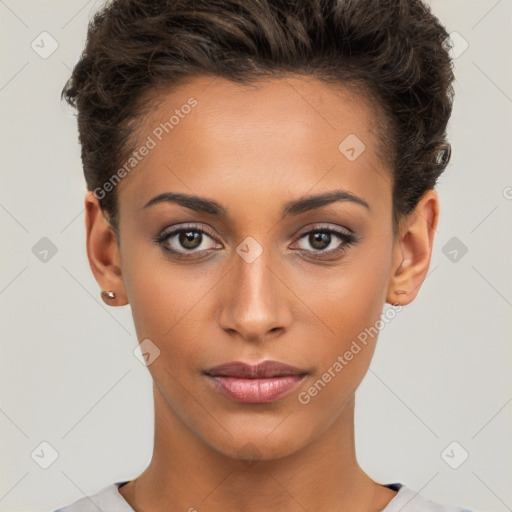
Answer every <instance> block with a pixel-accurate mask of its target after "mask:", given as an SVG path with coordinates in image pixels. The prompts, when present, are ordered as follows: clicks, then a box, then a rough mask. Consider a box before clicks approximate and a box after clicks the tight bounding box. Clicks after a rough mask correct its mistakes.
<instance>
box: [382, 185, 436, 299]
mask: <svg viewBox="0 0 512 512" xmlns="http://www.w3.org/2000/svg"><path fill="white" fill-rule="evenodd" d="M438 220H439V198H438V196H437V193H436V192H435V191H434V190H428V191H427V192H426V193H425V194H424V195H423V196H422V197H421V199H420V201H419V202H418V204H417V206H416V208H415V209H414V210H413V212H411V214H410V215H409V216H408V217H407V219H406V221H405V222H404V223H403V226H402V230H401V233H400V234H399V235H398V238H397V241H396V243H395V247H394V249H393V251H394V253H393V267H392V274H391V279H390V282H389V286H388V293H387V296H386V302H387V303H389V304H394V305H406V304H409V303H411V302H412V301H413V300H414V299H415V298H416V296H417V294H418V292H419V289H420V287H421V285H422V284H423V281H424V280H425V277H426V275H427V273H428V269H429V266H430V260H431V256H432V248H433V243H434V235H435V231H436V227H437V223H438Z"/></svg>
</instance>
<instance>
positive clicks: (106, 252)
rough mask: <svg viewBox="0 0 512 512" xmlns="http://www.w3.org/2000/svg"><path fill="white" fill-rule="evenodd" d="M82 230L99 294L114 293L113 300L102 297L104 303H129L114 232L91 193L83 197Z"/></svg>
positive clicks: (114, 304)
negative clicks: (83, 222)
mask: <svg viewBox="0 0 512 512" xmlns="http://www.w3.org/2000/svg"><path fill="white" fill-rule="evenodd" d="M85 230H86V240H87V241H86V244H87V257H88V259H89V265H90V267H91V270H92V273H93V274H94V277H95V279H96V281H97V282H98V284H99V285H100V288H101V290H102V291H113V292H114V293H115V297H114V298H108V297H106V296H102V298H103V300H104V301H105V302H106V303H107V304H108V305H111V306H124V305H125V304H128V299H127V297H126V290H125V286H124V281H123V278H122V273H121V257H120V252H119V246H118V244H117V240H116V237H115V233H114V230H113V228H112V226H111V225H110V224H109V223H108V221H107V220H106V218H105V217H104V215H103V211H102V210H101V208H100V205H99V201H98V199H97V198H96V196H95V195H94V193H93V192H90V191H88V192H87V194H86V195H85Z"/></svg>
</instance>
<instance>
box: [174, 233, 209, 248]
mask: <svg viewBox="0 0 512 512" xmlns="http://www.w3.org/2000/svg"><path fill="white" fill-rule="evenodd" d="M202 240H203V234H202V233H201V232H199V231H189V230H187V231H180V232H179V235H178V242H179V243H180V244H181V246H182V247H185V248H186V249H197V248H198V247H199V246H200V245H201V242H202Z"/></svg>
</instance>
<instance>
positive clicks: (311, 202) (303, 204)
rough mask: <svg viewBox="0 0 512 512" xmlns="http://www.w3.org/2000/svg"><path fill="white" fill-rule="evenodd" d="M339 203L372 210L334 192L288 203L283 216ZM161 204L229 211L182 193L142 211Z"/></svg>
mask: <svg viewBox="0 0 512 512" xmlns="http://www.w3.org/2000/svg"><path fill="white" fill-rule="evenodd" d="M337 201H347V202H351V203H354V204H358V205H361V206H364V207H365V208H366V209H368V210H371V208H370V205H369V204H368V203H367V202H366V201H365V200H364V199H362V198H360V197H358V196H356V195H354V194H352V193H350V192H347V191H346V190H332V191H330V192H325V193H323V194H318V195H315V196H305V197H301V198H299V199H295V200H293V201H288V202H287V203H285V205H284V207H283V211H282V216H283V217H285V216H288V215H298V214H300V213H304V212H306V211H309V210H314V209H316V208H321V207H322V206H327V205H329V204H331V203H334V202H337ZM159 203H175V204H178V205H180V206H183V207H185V208H189V209H190V210H194V211H196V212H202V213H210V214H212V215H219V216H222V217H226V216H227V214H228V210H227V209H226V208H225V207H224V206H222V205H221V204H220V203H218V202H217V201H215V200H213V199H207V198H205V197H199V196H195V195H189V194H183V193H180V192H164V193H162V194H159V195H157V196H155V197H153V199H150V200H149V201H148V202H147V203H146V204H145V205H144V206H143V207H142V209H145V208H149V207H150V206H153V205H155V204H159Z"/></svg>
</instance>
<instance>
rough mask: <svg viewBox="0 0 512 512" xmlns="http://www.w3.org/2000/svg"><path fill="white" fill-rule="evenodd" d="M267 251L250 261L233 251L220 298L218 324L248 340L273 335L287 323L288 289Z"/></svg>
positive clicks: (288, 310) (259, 339)
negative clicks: (231, 264) (231, 266)
mask: <svg viewBox="0 0 512 512" xmlns="http://www.w3.org/2000/svg"><path fill="white" fill-rule="evenodd" d="M269 252H270V251H266V250H264V251H263V252H262V253H261V254H260V256H259V257H258V258H257V259H256V260H254V261H252V262H251V263H248V262H247V261H245V260H244V259H243V258H242V257H240V256H239V255H238V254H236V255H235V257H234V268H233V269H232V270H231V272H229V274H228V282H227V283H226V286H225V287H224V293H223V296H222V298H221V301H222V304H221V306H220V315H219V319H218V321H219V324H220V326H221V327H222V329H224V330H226V331H227V332H229V334H231V335H233V336H235V335H236V334H238V335H239V337H241V338H243V339H245V340H248V341H257V342H261V341H264V340H265V339H268V338H269V337H272V338H274V337H275V336H277V335H279V333H280V332H282V331H285V330H286V329H287V327H288V326H289V325H290V323H291V317H292V315H291V311H290V305H289V304H288V303H287V300H288V299H289V294H290V292H289V291H288V288H287V287H286V286H285V285H284V284H283V283H282V280H281V279H282V278H280V277H279V270H278V268H277V266H276V264H275V262H274V263H273V262H272V259H271V257H270V254H269ZM287 298H288V299H287Z"/></svg>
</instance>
